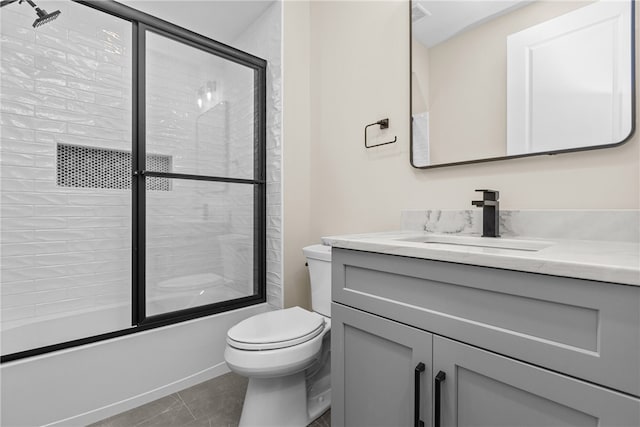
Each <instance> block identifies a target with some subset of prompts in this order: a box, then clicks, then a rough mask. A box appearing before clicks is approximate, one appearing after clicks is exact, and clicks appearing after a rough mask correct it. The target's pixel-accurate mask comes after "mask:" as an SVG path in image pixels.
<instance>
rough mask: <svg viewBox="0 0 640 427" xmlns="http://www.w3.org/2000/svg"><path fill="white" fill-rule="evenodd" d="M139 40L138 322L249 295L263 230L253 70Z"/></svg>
mask: <svg viewBox="0 0 640 427" xmlns="http://www.w3.org/2000/svg"><path fill="white" fill-rule="evenodd" d="M144 40H145V55H144V56H145V62H144V69H145V71H144V76H145V79H144V84H143V86H144V91H145V93H144V97H141V99H144V100H145V101H144V108H145V116H144V123H145V135H144V136H143V138H142V139H143V141H142V144H141V148H142V147H143V149H144V152H145V156H144V157H145V158H146V164H145V165H144V166H141V169H142V170H144V177H143V179H144V180H145V181H146V191H144V193H145V195H144V198H143V199H144V205H143V206H141V208H142V209H144V210H145V214H144V218H145V224H144V227H143V228H144V234H145V237H144V242H145V245H144V246H145V249H144V251H145V253H144V283H145V287H144V298H143V299H144V300H145V305H144V314H145V316H146V317H149V316H156V315H163V314H167V313H173V312H181V311H185V310H186V311H197V310H199V309H202V308H203V307H207V306H211V305H212V304H213V305H215V304H218V305H223V304H226V303H228V302H230V301H231V302H232V301H234V300H235V301H237V300H240V299H243V298H247V297H252V296H254V297H255V296H256V295H258V293H259V286H258V281H259V280H260V274H261V273H260V271H261V259H262V256H261V251H262V250H261V249H260V248H261V247H262V245H260V244H259V242H260V239H262V238H263V229H264V226H263V224H262V220H261V218H262V215H261V213H260V212H261V210H262V209H263V203H264V178H263V177H262V174H263V173H264V172H263V170H262V167H261V166H260V165H261V162H260V158H261V154H260V153H261V149H260V144H259V142H260V141H259V135H258V133H259V131H257V129H259V128H258V122H259V119H260V116H259V114H260V113H259V109H258V108H257V107H256V105H257V104H258V102H257V101H258V98H257V95H258V91H257V90H256V82H257V81H259V79H258V78H257V77H258V76H257V71H256V70H255V69H254V68H252V67H249V66H246V65H244V64H242V63H238V62H236V61H234V60H233V59H232V58H225V57H223V56H221V55H219V54H217V53H216V52H214V51H211V50H209V49H207V48H206V46H198V45H195V44H193V43H186V42H184V41H179V40H176V39H174V38H171V37H169V36H168V35H166V34H163V33H161V32H156V31H151V30H146V31H145V33H144ZM150 159H163V160H162V161H155V160H150ZM141 264H142V263H141Z"/></svg>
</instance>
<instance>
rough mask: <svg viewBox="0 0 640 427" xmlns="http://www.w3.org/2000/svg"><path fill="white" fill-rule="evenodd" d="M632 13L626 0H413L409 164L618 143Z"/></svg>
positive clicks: (630, 114)
mask: <svg viewBox="0 0 640 427" xmlns="http://www.w3.org/2000/svg"><path fill="white" fill-rule="evenodd" d="M634 17H635V6H634V2H633V1H630V0H600V1H575V0H572V1H563V0H558V1H531V0H516V1H507V0H500V1H495V0H486V1H484V0H476V1H470V0H467V1H464V0H463V1H444V0H437V1H431V0H412V1H411V17H410V20H411V31H410V32H411V80H410V81H411V119H410V120H411V157H410V162H411V165H412V166H413V167H415V168H421V169H426V168H434V167H443V166H452V165H460V164H467V163H477V162H487V161H495V160H504V159H510V158H518V157H525V156H535V155H542V154H557V153H565V152H572V151H580V150H591V149H598V148H608V147H614V146H618V145H620V144H623V143H624V142H626V141H627V140H628V139H629V138H630V137H631V136H632V134H633V132H634V129H635V77H634V76H635V72H634V70H635V45H634V37H635V36H634V33H635V19H634Z"/></svg>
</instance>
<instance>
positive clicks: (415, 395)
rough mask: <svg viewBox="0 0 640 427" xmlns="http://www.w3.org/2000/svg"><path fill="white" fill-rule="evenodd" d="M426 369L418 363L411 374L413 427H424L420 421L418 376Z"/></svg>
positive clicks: (422, 364)
mask: <svg viewBox="0 0 640 427" xmlns="http://www.w3.org/2000/svg"><path fill="white" fill-rule="evenodd" d="M425 369H426V366H425V365H424V363H422V362H420V363H418V364H417V365H416V369H415V371H414V372H413V385H414V392H413V399H414V401H413V425H414V427H424V421H422V420H421V419H420V374H422V373H423V372H424V371H425Z"/></svg>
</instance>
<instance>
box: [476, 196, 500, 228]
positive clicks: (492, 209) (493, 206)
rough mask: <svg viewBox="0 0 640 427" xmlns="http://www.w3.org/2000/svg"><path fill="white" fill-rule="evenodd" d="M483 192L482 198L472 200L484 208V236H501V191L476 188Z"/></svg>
mask: <svg viewBox="0 0 640 427" xmlns="http://www.w3.org/2000/svg"><path fill="white" fill-rule="evenodd" d="M476 191H480V192H482V200H474V201H472V202H471V204H472V205H473V206H477V207H479V208H482V237H500V202H498V199H499V198H500V193H499V192H497V191H496V190H476Z"/></svg>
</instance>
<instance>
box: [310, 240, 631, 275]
mask: <svg viewBox="0 0 640 427" xmlns="http://www.w3.org/2000/svg"><path fill="white" fill-rule="evenodd" d="M434 235H435V234H434V233H427V232H419V231H395V232H384V233H367V234H352V235H344V236H329V237H323V238H322V241H323V243H324V244H326V245H330V246H333V247H337V248H344V249H354V250H359V251H366V252H375V253H380V254H389V255H399V256H406V257H412V258H423V259H431V260H437V261H448V262H455V263H460V264H469V265H478V266H483V267H495V268H503V269H505V270H516V271H526V272H530V273H540V274H549V275H553V276H564V277H573V278H579V279H589V280H597V281H602V282H612V283H621V284H626V285H635V286H640V244H638V243H632V242H617V241H613V242H609V241H591V240H562V239H558V240H555V239H539V238H529V237H517V238H509V239H510V240H517V239H523V240H528V241H535V240H538V241H547V242H551V243H552V244H551V245H549V246H548V247H545V248H543V249H540V250H537V251H521V250H512V249H499V248H488V247H477V246H466V245H451V244H439V243H421V242H411V241H403V240H398V239H418V240H419V239H420V238H422V237H428V236H434ZM476 237H477V236H476ZM483 239H492V238H490V237H487V238H483Z"/></svg>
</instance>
